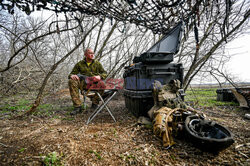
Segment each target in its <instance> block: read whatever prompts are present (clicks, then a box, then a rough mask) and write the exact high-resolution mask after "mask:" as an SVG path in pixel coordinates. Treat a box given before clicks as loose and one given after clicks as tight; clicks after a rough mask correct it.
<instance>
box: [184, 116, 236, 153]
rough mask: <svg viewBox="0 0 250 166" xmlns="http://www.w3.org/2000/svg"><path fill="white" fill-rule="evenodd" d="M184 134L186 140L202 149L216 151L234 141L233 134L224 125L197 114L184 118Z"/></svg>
mask: <svg viewBox="0 0 250 166" xmlns="http://www.w3.org/2000/svg"><path fill="white" fill-rule="evenodd" d="M185 134H186V138H187V140H188V141H190V142H192V143H193V144H194V145H195V146H196V147H198V148H199V149H201V150H203V151H209V152H218V151H221V150H223V149H225V148H227V147H229V146H230V145H232V144H233V143H234V140H233V135H232V133H231V132H230V131H229V130H228V129H227V128H226V127H224V126H222V125H219V124H217V123H215V122H214V121H207V120H203V119H200V118H199V117H198V116H197V115H191V116H188V117H187V118H186V120H185Z"/></svg>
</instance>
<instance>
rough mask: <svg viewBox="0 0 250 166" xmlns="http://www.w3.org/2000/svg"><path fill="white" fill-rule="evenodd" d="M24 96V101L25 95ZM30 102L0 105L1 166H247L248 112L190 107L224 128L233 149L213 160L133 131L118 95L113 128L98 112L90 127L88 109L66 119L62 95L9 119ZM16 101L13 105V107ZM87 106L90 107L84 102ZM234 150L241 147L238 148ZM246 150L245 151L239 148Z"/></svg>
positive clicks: (147, 131)
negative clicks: (28, 114)
mask: <svg viewBox="0 0 250 166" xmlns="http://www.w3.org/2000/svg"><path fill="white" fill-rule="evenodd" d="M26 96H27V95H26ZM31 99H34V97H33V98H32V96H29V98H27V97H25V96H20V95H19V96H12V97H8V98H2V99H1V100H0V165H8V166H9V165H46V164H47V165H48V163H51V162H53V163H54V165H70V166H75V165H249V163H250V159H249V158H250V147H249V145H248V146H247V143H250V120H247V119H245V118H244V114H245V113H249V110H245V109H241V108H239V107H238V106H237V105H236V106H235V105H234V106H230V105H220V106H199V105H196V106H193V107H194V108H195V109H198V110H200V111H203V112H204V113H205V114H206V115H207V116H208V117H209V118H211V119H212V120H215V121H216V122H218V123H219V124H222V125H224V126H225V127H227V128H228V129H229V130H230V131H231V132H232V133H233V134H234V139H235V143H234V144H233V145H231V146H230V147H228V148H227V149H225V150H223V151H221V152H219V153H217V154H214V153H209V152H203V151H201V150H199V149H197V148H196V147H194V146H193V144H191V143H188V142H187V141H185V140H184V139H179V140H178V139H175V142H176V145H174V146H173V147H172V148H170V149H165V148H163V146H162V141H161V139H159V138H158V137H156V136H155V135H154V134H153V130H152V126H148V125H146V126H145V125H138V123H137V119H136V118H135V117H134V116H133V115H132V114H131V113H130V112H129V111H128V110H127V109H126V107H125V102H124V98H123V96H122V95H121V94H119V95H118V96H117V97H116V98H114V99H113V100H112V101H111V102H110V103H109V106H110V108H111V109H112V112H113V114H114V116H115V118H116V119H117V122H116V123H114V121H113V119H112V118H111V116H110V115H109V114H108V113H107V111H102V112H101V113H100V114H99V115H98V116H97V117H96V118H95V119H94V120H93V121H92V122H91V123H90V124H89V125H86V121H87V119H88V117H89V115H90V114H91V109H88V111H84V112H83V113H81V114H78V115H76V116H71V115H70V114H69V112H70V111H71V110H72V107H71V98H70V96H69V92H68V91H67V90H62V91H59V92H57V93H55V94H54V95H48V96H46V97H45V98H44V101H43V103H42V105H41V106H40V108H39V109H38V110H37V112H36V113H34V114H33V115H30V116H28V117H25V118H22V119H13V118H12V119H11V117H13V116H14V115H17V114H19V113H21V112H23V111H24V110H25V109H27V108H28V107H29V104H30V103H29V102H30V101H31ZM17 101H18V102H17ZM88 105H90V102H89V101H88ZM238 145H243V146H241V147H239V146H238ZM244 145H245V146H244Z"/></svg>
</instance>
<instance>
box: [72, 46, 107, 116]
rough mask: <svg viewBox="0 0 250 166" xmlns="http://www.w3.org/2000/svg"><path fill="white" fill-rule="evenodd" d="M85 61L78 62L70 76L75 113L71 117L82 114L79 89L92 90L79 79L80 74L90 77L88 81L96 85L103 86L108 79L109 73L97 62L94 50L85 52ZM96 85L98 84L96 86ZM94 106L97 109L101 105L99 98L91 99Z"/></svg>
mask: <svg viewBox="0 0 250 166" xmlns="http://www.w3.org/2000/svg"><path fill="white" fill-rule="evenodd" d="M84 56H85V58H84V60H82V61H80V62H78V63H77V64H76V65H75V66H74V68H73V70H72V72H71V73H70V74H69V76H68V78H69V82H68V84H69V90H70V95H71V98H72V102H73V106H74V111H73V112H71V115H75V114H77V113H80V112H82V109H81V100H80V96H79V89H80V90H81V91H82V90H84V89H87V88H90V87H89V85H87V84H86V82H85V80H81V79H80V78H79V74H82V75H84V76H88V80H91V81H92V82H94V83H98V84H99V83H101V84H100V85H102V84H103V82H102V80H104V79H105V78H106V77H107V72H106V71H105V70H104V69H103V67H102V65H101V63H100V62H99V61H97V60H95V56H94V52H93V50H92V49H90V48H87V49H86V50H85V52H84ZM95 85H96V84H95ZM99 92H100V94H103V90H99ZM91 100H92V106H91V108H96V107H97V106H98V103H99V98H98V96H97V95H96V96H94V97H93V98H91Z"/></svg>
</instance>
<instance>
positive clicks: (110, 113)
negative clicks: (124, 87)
mask: <svg viewBox="0 0 250 166" xmlns="http://www.w3.org/2000/svg"><path fill="white" fill-rule="evenodd" d="M113 91H114V92H113V94H112V95H111V96H109V97H107V99H106V100H103V98H102V96H101V95H100V93H99V92H97V91H95V92H94V93H96V94H97V95H98V97H99V98H100V99H101V102H102V104H101V105H99V106H98V107H97V108H96V109H95V110H94V112H93V113H92V114H91V115H90V117H89V118H88V120H87V123H86V124H87V125H88V124H89V123H90V122H91V121H92V120H93V119H94V118H95V117H96V116H97V114H99V113H100V112H101V111H102V110H103V108H104V107H105V108H106V109H107V111H108V113H109V115H110V116H111V117H112V118H113V120H114V121H115V122H116V119H115V117H114V116H113V114H112V112H111V111H110V109H109V107H108V106H107V104H108V102H109V101H110V100H111V99H112V98H113V97H114V96H115V95H116V93H117V91H116V90H113ZM84 97H85V98H86V96H85V95H84ZM84 103H85V99H84Z"/></svg>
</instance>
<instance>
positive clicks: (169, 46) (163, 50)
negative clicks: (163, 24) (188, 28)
mask: <svg viewBox="0 0 250 166" xmlns="http://www.w3.org/2000/svg"><path fill="white" fill-rule="evenodd" d="M181 36H182V22H180V23H179V24H177V25H176V26H175V27H174V28H173V29H171V30H170V31H168V32H167V33H166V34H165V36H164V37H163V38H162V39H161V40H159V41H158V42H157V43H155V44H154V45H153V46H152V47H151V48H150V49H149V50H148V51H146V52H145V53H143V54H141V55H140V56H139V57H135V58H134V60H133V62H134V63H138V62H142V63H145V64H151V63H157V64H159V63H165V64H166V63H170V62H172V61H173V59H174V55H175V54H176V53H177V52H178V51H179V48H180V41H181Z"/></svg>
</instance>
